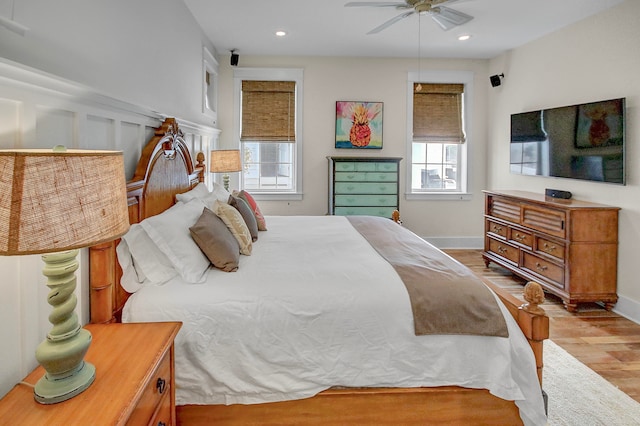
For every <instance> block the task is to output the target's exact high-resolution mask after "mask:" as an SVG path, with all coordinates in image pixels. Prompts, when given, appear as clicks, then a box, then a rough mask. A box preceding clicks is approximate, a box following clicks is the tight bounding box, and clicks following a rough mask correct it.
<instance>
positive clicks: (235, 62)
mask: <svg viewBox="0 0 640 426" xmlns="http://www.w3.org/2000/svg"><path fill="white" fill-rule="evenodd" d="M235 52H236V51H235V50H232V51H231V61H230V63H231V66H232V67H235V66H237V65H238V60H239V59H240V55H238V54H237V53H235Z"/></svg>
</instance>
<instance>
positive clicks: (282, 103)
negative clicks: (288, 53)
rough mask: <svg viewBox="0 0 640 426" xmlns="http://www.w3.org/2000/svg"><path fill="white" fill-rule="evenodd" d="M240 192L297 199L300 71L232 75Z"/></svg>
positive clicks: (299, 188) (252, 71) (244, 71)
mask: <svg viewBox="0 0 640 426" xmlns="http://www.w3.org/2000/svg"><path fill="white" fill-rule="evenodd" d="M234 90H235V92H236V93H235V94H236V97H235V99H236V105H237V106H238V108H237V119H236V123H237V126H236V129H237V133H236V134H237V135H238V138H239V144H240V150H241V153H242V162H243V170H242V172H241V187H242V188H243V189H246V190H248V191H250V192H251V193H252V194H255V196H256V197H257V198H262V199H301V195H302V185H301V176H302V169H301V164H302V161H301V159H302V139H301V135H302V131H301V117H302V113H301V105H302V70H291V69H249V68H245V69H243V68H239V69H235V70H234Z"/></svg>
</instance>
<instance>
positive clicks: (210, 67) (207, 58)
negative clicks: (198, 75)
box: [202, 47, 218, 126]
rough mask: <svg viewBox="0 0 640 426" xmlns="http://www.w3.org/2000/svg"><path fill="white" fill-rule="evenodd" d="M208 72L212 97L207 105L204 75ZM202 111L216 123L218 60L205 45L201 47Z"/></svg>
mask: <svg viewBox="0 0 640 426" xmlns="http://www.w3.org/2000/svg"><path fill="white" fill-rule="evenodd" d="M207 72H208V73H209V85H211V86H213V98H212V99H209V106H207V97H208V94H207V82H206V75H207ZM202 113H203V114H205V115H206V116H208V117H210V118H211V119H212V120H213V125H214V126H215V125H216V122H217V120H218V61H216V59H215V58H214V57H213V54H212V53H211V52H210V51H209V49H207V48H206V47H203V48H202Z"/></svg>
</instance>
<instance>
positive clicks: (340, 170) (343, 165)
mask: <svg viewBox="0 0 640 426" xmlns="http://www.w3.org/2000/svg"><path fill="white" fill-rule="evenodd" d="M327 159H328V160H329V214H331V215H343V216H344V215H372V216H382V217H389V218H390V217H391V215H392V213H393V211H394V210H399V207H400V161H401V160H402V158H397V157H327Z"/></svg>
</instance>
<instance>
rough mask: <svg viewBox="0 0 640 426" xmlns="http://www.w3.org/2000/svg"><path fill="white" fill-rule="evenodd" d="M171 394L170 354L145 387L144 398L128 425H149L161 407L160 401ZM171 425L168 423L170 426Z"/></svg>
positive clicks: (165, 357) (142, 397)
mask: <svg viewBox="0 0 640 426" xmlns="http://www.w3.org/2000/svg"><path fill="white" fill-rule="evenodd" d="M170 392H171V357H170V354H169V353H166V354H165V356H164V358H163V359H162V361H161V362H160V364H159V365H158V369H157V370H156V371H155V372H154V374H153V375H152V376H151V379H150V380H149V382H148V383H147V384H146V386H145V387H144V391H143V394H142V396H141V397H140V401H139V402H138V405H137V406H136V408H135V409H134V411H133V413H132V414H131V417H130V418H129V421H128V422H127V424H130V425H139V424H148V422H149V420H150V419H151V418H152V416H153V415H154V413H155V412H156V410H157V408H158V407H159V406H160V401H161V400H162V399H163V398H164V396H165V395H168V394H169V393H170ZM168 424H169V423H167V425H168Z"/></svg>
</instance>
